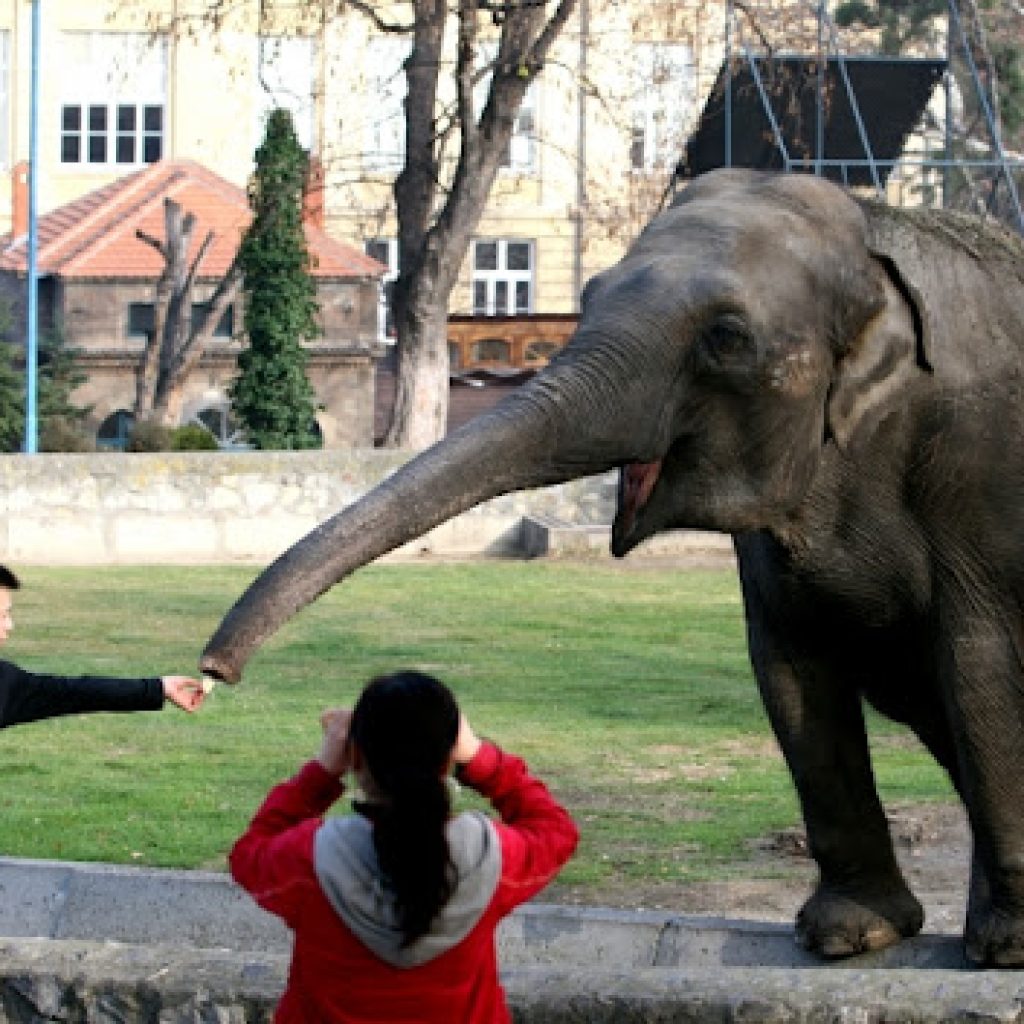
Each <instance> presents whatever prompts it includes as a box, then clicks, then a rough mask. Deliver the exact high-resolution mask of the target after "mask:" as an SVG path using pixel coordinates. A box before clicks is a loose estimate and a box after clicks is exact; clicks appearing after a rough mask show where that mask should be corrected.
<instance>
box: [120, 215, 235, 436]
mask: <svg viewBox="0 0 1024 1024" xmlns="http://www.w3.org/2000/svg"><path fill="white" fill-rule="evenodd" d="M195 226H196V218H195V216H194V215H193V214H191V213H186V214H183V212H182V209H181V207H180V206H179V205H178V204H177V203H176V202H174V200H173V199H165V200H164V231H165V235H166V238H165V240H164V241H161V240H160V239H158V238H153V237H152V236H151V235H147V234H146V233H145V232H144V231H137V232H136V235H137V236H138V237H139V238H140V239H141V240H142V241H143V242H146V244H147V245H151V246H152V247H153V248H154V249H156V250H157V252H159V253H160V255H161V257H162V258H163V260H164V269H163V272H162V273H161V275H160V278H159V279H158V281H157V284H156V294H155V301H154V305H153V333H152V335H151V336H150V337H149V338H148V339H147V340H146V348H145V350H144V352H143V354H142V359H141V360H140V362H139V367H138V370H137V371H136V378H135V382H136V386H135V408H134V410H133V412H134V415H135V421H136V422H137V423H138V422H141V421H143V420H148V419H152V420H155V421H156V422H157V423H160V424H162V425H163V426H165V427H175V426H177V425H178V424H179V422H180V421H181V410H182V406H183V404H184V393H185V385H186V384H187V383H188V379H189V376H190V375H191V374H192V371H193V370H195V368H196V366H197V365H198V364H199V360H200V359H201V358H202V355H203V351H204V350H205V348H206V346H207V344H208V343H209V341H210V338H212V337H213V332H214V331H215V330H216V328H217V324H218V323H219V322H220V318H221V317H222V316H223V315H224V312H225V310H227V308H228V306H230V305H231V303H232V302H233V301H234V300H235V297H236V296H237V294H238V292H239V289H240V288H241V285H242V274H241V272H240V270H239V268H238V265H237V262H236V263H232V265H231V267H230V269H229V270H228V272H227V274H225V276H224V277H223V278H222V279H221V281H220V282H219V283H218V285H217V288H216V290H215V291H214V293H213V297H212V298H211V299H210V302H209V306H208V309H207V312H206V315H205V316H204V317H203V320H202V322H201V323H200V324H198V325H195V324H193V322H192V297H193V293H194V291H195V282H196V278H197V277H198V275H199V270H200V268H201V266H202V263H203V259H204V258H205V256H206V253H207V252H208V250H209V248H210V246H211V245H212V244H213V239H214V234H213V232H212V231H211V232H209V233H208V234H207V236H206V238H205V239H203V243H202V245H200V247H199V251H198V252H197V253H196V257H195V259H194V260H193V261H192V263H191V265H190V264H189V262H188V253H189V248H190V247H191V244H192V234H193V232H194V230H195Z"/></svg>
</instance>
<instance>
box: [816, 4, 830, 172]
mask: <svg viewBox="0 0 1024 1024" xmlns="http://www.w3.org/2000/svg"><path fill="white" fill-rule="evenodd" d="M824 21H825V0H821V3H819V4H818V76H817V77H818V81H817V85H816V88H815V96H814V173H815V174H816V175H817V176H818V177H819V178H820V177H821V171H822V166H821V161H822V160H823V159H824V158H825V61H826V59H827V58H826V56H825V25H824Z"/></svg>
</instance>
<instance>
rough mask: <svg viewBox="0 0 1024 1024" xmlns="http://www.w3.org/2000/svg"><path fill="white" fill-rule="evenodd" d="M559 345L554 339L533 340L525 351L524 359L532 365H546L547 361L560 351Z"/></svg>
mask: <svg viewBox="0 0 1024 1024" xmlns="http://www.w3.org/2000/svg"><path fill="white" fill-rule="evenodd" d="M558 349H559V346H558V344H557V343H556V342H553V341H531V342H530V344H529V345H527V346H526V351H525V352H524V353H523V361H524V362H525V363H526V364H527V365H528V366H532V365H535V364H538V363H539V364H540V365H542V366H543V365H545V364H546V363H547V361H548V360H549V359H550V358H551V357H552V356H553V355H554V354H555V353H556V352H557V351H558Z"/></svg>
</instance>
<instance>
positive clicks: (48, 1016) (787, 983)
mask: <svg viewBox="0 0 1024 1024" xmlns="http://www.w3.org/2000/svg"><path fill="white" fill-rule="evenodd" d="M286 971H287V956H286V955H285V954H272V953H263V954H257V953H234V952H230V951H222V950H196V949H190V948H188V947H183V946H180V945H175V946H169V945H151V946H129V945H123V944H119V943H97V942H81V941H72V940H64V941H54V940H48V939H0V1021H3V1022H5V1024H6V1022H8V1021H10V1022H14V1021H17V1022H19V1024H22V1022H32V1024H35V1022H40V1024H41V1022H43V1021H76V1022H83V1024H115V1022H116V1024H127V1022H139V1024H194V1022H197V1021H211V1022H214V1021H215V1022H218V1024H220V1022H223V1024H248V1022H254V1024H264V1022H267V1021H269V1020H270V1019H271V1015H272V1013H273V1006H274V1004H275V1002H276V1000H277V998H278V996H279V994H280V992H281V990H282V988H283V986H284V981H285V976H286ZM502 981H503V983H504V985H505V989H506V992H507V994H508V999H509V1003H510V1005H511V1007H512V1010H513V1017H514V1019H515V1020H516V1021H517V1022H519V1024H584V1022H585V1024H629V1022H633V1024H641V1022H651V1024H667V1022H670V1021H680V1022H690V1024H700V1022H708V1024H725V1022H737V1024H739V1022H744V1024H750V1022H760V1024H822V1022H850V1024H854V1022H856V1024H876V1022H877V1024H883V1022H885V1024H893V1022H914V1024H954V1022H956V1024H965V1022H968V1021H973V1022H983V1021H992V1022H997V1021H1000V1022H1012V1021H1019V1020H1020V1019H1021V1006H1022V1005H1024V972H992V973H972V972H964V971H949V970H939V971H918V970H913V969H906V968H904V969H897V970H886V969H882V970H856V969H853V970H831V969H828V968H823V969H818V970H801V969H795V968H787V969H773V968H763V967H717V968H706V969H694V968H664V967H661V968H658V967H653V968H652V967H649V968H639V969H636V968H634V969H621V968H620V969H617V970H616V969H608V968H605V969H601V968H583V967H551V966H547V967H539V966H534V967H514V968H511V969H506V970H505V971H504V972H503V974H502ZM310 1024H313V1022H310Z"/></svg>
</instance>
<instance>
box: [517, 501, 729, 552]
mask: <svg viewBox="0 0 1024 1024" xmlns="http://www.w3.org/2000/svg"><path fill="white" fill-rule="evenodd" d="M611 533H612V529H611V526H609V525H608V524H607V523H579V522H572V521H570V520H567V519H563V518H561V517H560V516H556V515H547V514H544V513H535V514H530V515H526V516H524V517H523V520H522V524H521V525H520V530H519V541H518V543H519V553H520V554H521V555H522V557H524V558H545V557H558V556H563V557H581V556H601V555H604V556H607V555H608V553H609V548H610V546H611ZM629 557H630V558H632V559H637V558H639V559H642V558H645V557H646V558H652V557H653V558H666V557H667V558H673V557H685V558H704V559H707V560H709V561H722V562H733V561H735V552H734V550H733V546H732V538H731V537H729V536H728V535H727V534H722V533H711V532H709V531H706V530H670V531H668V532H667V533H661V534H658V535H657V536H655V537H651V538H650V540H646V541H644V543H643V544H641V545H640V546H639V547H638V548H636V549H635V550H634V551H631V552H630V555H629Z"/></svg>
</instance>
